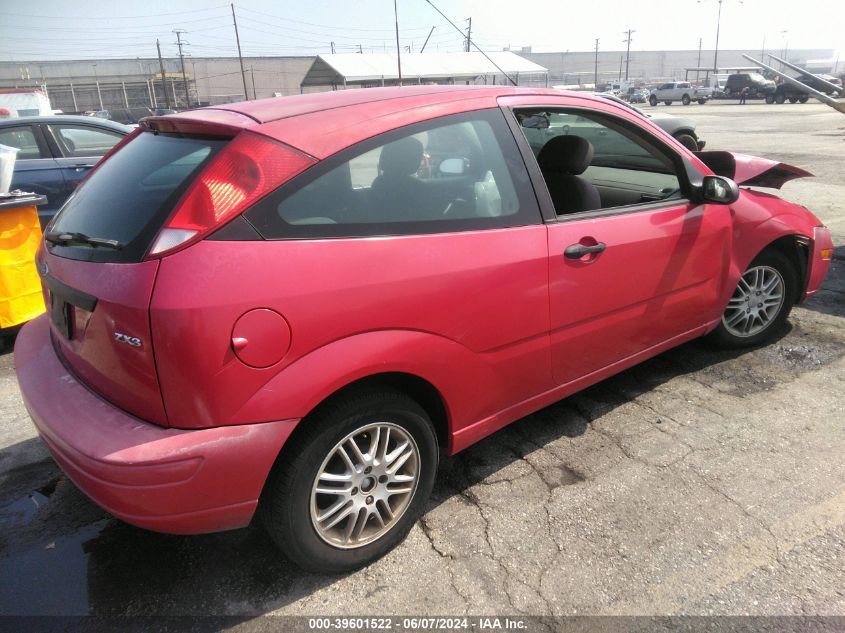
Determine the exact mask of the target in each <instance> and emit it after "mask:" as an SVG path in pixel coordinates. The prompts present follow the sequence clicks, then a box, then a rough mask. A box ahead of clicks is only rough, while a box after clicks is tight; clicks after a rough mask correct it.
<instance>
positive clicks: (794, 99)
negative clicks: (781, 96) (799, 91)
mask: <svg viewBox="0 0 845 633" xmlns="http://www.w3.org/2000/svg"><path fill="white" fill-rule="evenodd" d="M789 103H798V97H789Z"/></svg>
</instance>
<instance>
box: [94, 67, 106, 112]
mask: <svg viewBox="0 0 845 633" xmlns="http://www.w3.org/2000/svg"><path fill="white" fill-rule="evenodd" d="M91 67H92V68H93V69H94V83H96V84H97V99H98V100H99V102H100V110H105V108H104V107H103V95H102V94H100V78H99V77H98V76H97V64H91Z"/></svg>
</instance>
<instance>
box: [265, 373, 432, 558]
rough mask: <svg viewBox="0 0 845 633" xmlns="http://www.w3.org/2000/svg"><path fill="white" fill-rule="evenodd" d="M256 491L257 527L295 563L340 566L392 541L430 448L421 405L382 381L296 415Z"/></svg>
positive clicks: (423, 490) (412, 501)
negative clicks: (301, 427)
mask: <svg viewBox="0 0 845 633" xmlns="http://www.w3.org/2000/svg"><path fill="white" fill-rule="evenodd" d="M302 424H307V425H308V428H307V429H305V432H304V433H302V434H301V435H299V436H297V437H295V438H294V439H293V440H292V445H291V446H289V447H286V450H285V452H284V455H283V456H282V458H281V460H280V462H279V463H278V464H277V466H276V467H275V468H274V472H273V473H272V475H271V477H270V479H269V481H268V484H267V487H266V489H265V492H264V494H263V495H262V500H261V504H262V518H263V520H264V525H265V528H266V529H267V531H268V533H269V534H270V536H271V538H272V539H273V540H274V541H275V543H276V545H278V547H279V548H280V549H281V550H282V552H284V554H285V555H286V556H287V557H288V558H289V559H291V560H292V561H293V562H294V563H296V564H297V565H298V566H299V567H301V568H303V569H306V570H308V571H315V572H323V573H342V572H349V571H352V570H355V569H358V568H360V567H363V566H365V565H368V564H370V563H372V562H373V561H375V560H377V559H378V558H381V557H382V556H384V555H385V554H386V553H387V552H389V551H390V550H391V549H393V548H394V547H396V546H397V545H398V544H399V543H401V542H402V540H403V539H404V538H405V537H406V536H407V534H408V532H409V531H410V529H411V527H412V526H413V525H414V523H415V522H416V521H417V519H419V517H420V516H421V515H422V513H423V511H424V509H425V504H426V502H427V500H428V497H429V495H430V494H431V490H432V488H433V486H434V478H435V474H436V472H437V462H438V448H437V440H436V437H435V433H434V428H433V426H432V424H431V421H430V420H429V418H428V415H427V414H426V412H425V411H424V410H423V409H422V407H420V406H419V404H417V403H416V402H415V401H414V400H412V399H410V398H408V397H407V396H405V395H404V394H402V393H400V392H397V391H394V390H392V389H389V388H384V389H378V390H373V391H366V392H359V393H357V394H352V395H349V396H347V397H344V398H342V399H340V400H338V401H336V402H334V403H332V404H330V405H328V406H327V407H326V408H324V409H323V410H322V411H319V412H318V413H317V414H315V416H314V417H313V418H311V419H308V420H305V421H303V422H302Z"/></svg>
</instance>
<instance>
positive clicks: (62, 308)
mask: <svg viewBox="0 0 845 633" xmlns="http://www.w3.org/2000/svg"><path fill="white" fill-rule="evenodd" d="M50 320H51V321H52V322H53V325H54V326H55V327H56V329H57V330H58V331H59V333H60V334H61V335H62V336H63V337H64V338H66V339H70V337H71V305H70V304H69V303H68V302H67V301H65V300H64V299H62V298H61V297H57V296H56V294H55V293H54V292H51V293H50Z"/></svg>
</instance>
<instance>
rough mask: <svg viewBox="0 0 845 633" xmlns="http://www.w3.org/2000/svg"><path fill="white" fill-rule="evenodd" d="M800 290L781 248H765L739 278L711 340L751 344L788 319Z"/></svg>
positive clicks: (729, 345) (766, 337) (725, 345)
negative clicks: (779, 249) (775, 249)
mask: <svg viewBox="0 0 845 633" xmlns="http://www.w3.org/2000/svg"><path fill="white" fill-rule="evenodd" d="M797 293H798V274H797V273H796V271H795V267H794V266H793V264H792V262H791V261H790V260H789V259H788V258H787V257H786V256H785V255H784V254H783V253H781V252H779V251H774V250H770V251H764V252H763V253H761V254H760V255H758V256H757V258H756V259H755V260H754V261H753V262H751V265H750V266H749V267H748V269H747V270H746V271H745V272H744V273H743V274H742V277H740V280H739V283H738V284H737V286H736V289H735V290H734V293H733V295H732V296H731V298H730V300H729V301H728V305H727V307H726V308H725V312H724V314H723V315H722V320H721V321H720V322H719V325H718V327H717V328H716V329H715V330H713V332H712V333H711V334H710V340H711V341H712V342H713V343H715V344H716V345H718V346H719V347H723V348H726V349H741V348H744V347H752V346H754V345H758V344H760V343H762V342H764V341H767V340H769V339H770V338H771V337H772V336H774V335H775V334H776V333H777V332H778V331H779V330H780V329H781V327H782V326H783V324H784V323H785V322H786V319H787V318H788V317H789V313H790V311H791V310H792V306H793V305H794V303H795V297H796V295H797Z"/></svg>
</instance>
